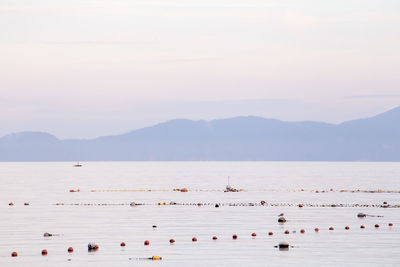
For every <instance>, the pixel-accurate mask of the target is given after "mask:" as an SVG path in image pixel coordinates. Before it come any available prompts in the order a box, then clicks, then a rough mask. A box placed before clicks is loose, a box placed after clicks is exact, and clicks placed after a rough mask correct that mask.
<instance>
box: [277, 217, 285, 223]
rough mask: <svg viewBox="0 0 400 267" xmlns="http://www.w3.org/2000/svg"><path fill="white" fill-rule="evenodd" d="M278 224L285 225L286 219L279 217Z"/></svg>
mask: <svg viewBox="0 0 400 267" xmlns="http://www.w3.org/2000/svg"><path fill="white" fill-rule="evenodd" d="M278 222H280V223H284V222H286V219H285V218H284V217H279V218H278Z"/></svg>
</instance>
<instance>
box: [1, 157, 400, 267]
mask: <svg viewBox="0 0 400 267" xmlns="http://www.w3.org/2000/svg"><path fill="white" fill-rule="evenodd" d="M75 164H76V162H1V163H0V183H1V186H0V266H182V267H183V266H201V267H204V266H400V206H399V205H400V193H399V192H400V191H399V190H400V163H398V162H82V163H81V164H82V166H81V167H74V165H75ZM228 183H229V186H230V188H233V191H237V192H224V191H226V190H225V189H226V186H227V185H228ZM184 188H185V189H187V192H184V191H186V190H181V189H184ZM10 204H13V205H10ZM216 206H217V207H216ZM282 213H283V215H282ZM359 213H364V214H366V215H367V216H365V217H362V218H360V217H358V216H357V214H359ZM279 215H281V217H284V218H285V219H286V222H284V223H279V222H278V218H279V217H280V216H279ZM362 225H363V226H364V228H361V226H362ZM390 225H391V226H390ZM346 226H348V228H349V229H345V227H346ZM315 228H318V230H319V231H315ZM330 229H331V230H330ZM302 230H303V231H302ZM270 232H271V233H272V235H271V234H269V233H270ZM285 232H286V233H285ZM44 233H50V234H52V236H49V237H45V236H44ZM233 235H236V236H237V238H236V239H234V238H233ZM214 236H215V237H217V239H216V240H213V237H214ZM193 237H196V238H197V242H193V241H192V238H193ZM171 239H173V240H174V241H175V242H173V243H171V242H170V240H171ZM145 241H148V242H149V245H145V244H144V242H145ZM91 242H92V243H95V244H97V245H98V249H97V250H92V251H89V250H88V244H89V243H91ZM122 242H124V243H125V244H126V245H125V246H121V243H122ZM283 243H286V244H289V248H288V249H280V248H279V244H283ZM69 247H72V248H73V250H74V251H73V252H72V253H69V252H68V251H67V249H68V248H69ZM44 249H45V250H47V255H42V250H44ZM12 252H16V253H17V254H18V256H17V257H11V253H12ZM153 256H160V257H161V258H162V259H161V260H153V259H152V257H153Z"/></svg>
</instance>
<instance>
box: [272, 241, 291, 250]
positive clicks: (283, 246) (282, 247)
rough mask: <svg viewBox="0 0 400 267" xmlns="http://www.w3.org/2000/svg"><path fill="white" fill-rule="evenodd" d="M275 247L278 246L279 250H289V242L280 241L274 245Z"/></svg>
mask: <svg viewBox="0 0 400 267" xmlns="http://www.w3.org/2000/svg"><path fill="white" fill-rule="evenodd" d="M275 247H278V248H279V250H282V251H288V250H289V247H290V246H289V243H287V242H280V243H279V244H278V245H277V246H275Z"/></svg>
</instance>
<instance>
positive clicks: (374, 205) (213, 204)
mask: <svg viewBox="0 0 400 267" xmlns="http://www.w3.org/2000/svg"><path fill="white" fill-rule="evenodd" d="M54 205H57V206H63V205H68V206H141V205H146V206H154V205H156V206H175V205H177V206H198V207H200V206H214V207H216V208H218V207H221V206H229V207H236V206H242V207H249V206H250V207H252V206H264V207H296V206H297V207H299V208H303V207H311V208H400V205H399V204H395V205H390V204H387V203H386V202H384V204H360V203H350V204H349V203H347V204H343V203H339V204H315V203H314V204H312V203H299V204H296V203H267V202H265V201H264V200H262V201H261V202H259V203H257V202H248V203H243V202H242V203H232V202H228V203H211V202H208V203H202V202H198V203H178V202H174V201H171V202H169V203H167V202H157V203H136V202H131V203H55V204H54Z"/></svg>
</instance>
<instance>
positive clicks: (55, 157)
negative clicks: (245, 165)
mask: <svg viewBox="0 0 400 267" xmlns="http://www.w3.org/2000/svg"><path fill="white" fill-rule="evenodd" d="M119 160H121V161H122V160H136V161H145V160H148V161H150V160H154V161H159V160H166V161H169V160H177V161H178V160H179V161H189V160H226V161H239V160H243V161H250V160H255V161H257V160H271V161H279V160H280V161H294V160H298V161H400V107H398V108H395V109H392V110H390V111H388V112H385V113H382V114H380V115H378V116H375V117H372V118H367V119H359V120H353V121H348V122H344V123H341V124H338V125H335V124H328V123H322V122H284V121H279V120H274V119H265V118H260V117H253V116H249V117H236V118H231V119H220V120H212V121H202V120H201V121H192V120H186V119H177V120H171V121H168V122H165V123H161V124H157V125H155V126H152V127H148V128H143V129H139V130H135V131H132V132H129V133H126V134H122V135H116V136H106V137H99V138H96V139H89V140H79V139H69V140H68V139H67V140H60V139H57V138H56V137H55V136H53V135H50V134H47V133H41V132H21V133H16V134H10V135H7V136H4V137H2V138H0V161H119Z"/></svg>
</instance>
